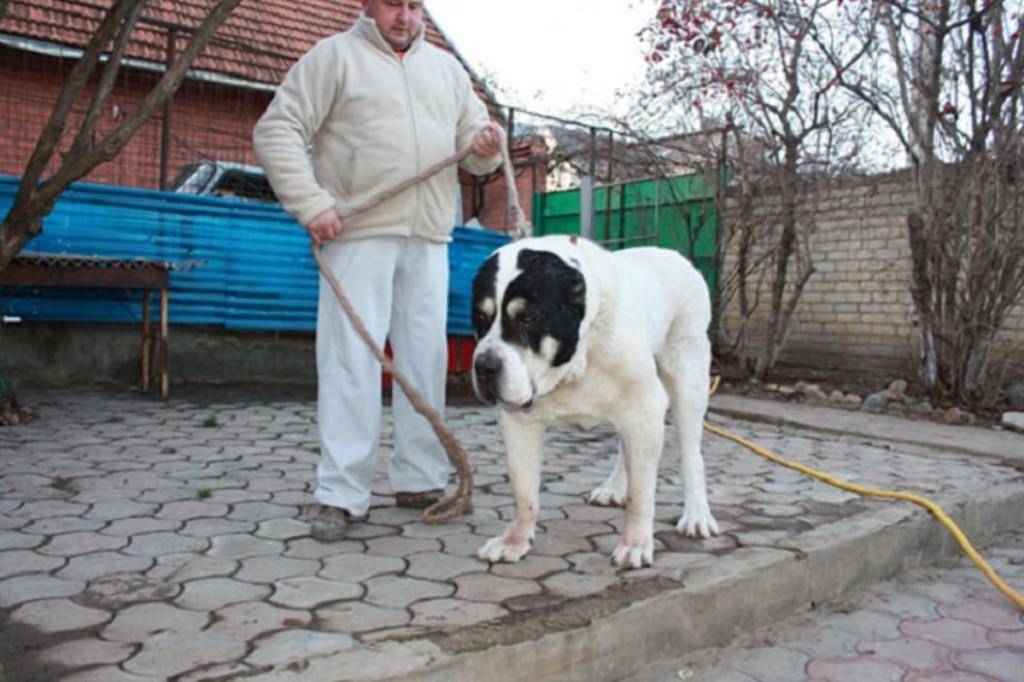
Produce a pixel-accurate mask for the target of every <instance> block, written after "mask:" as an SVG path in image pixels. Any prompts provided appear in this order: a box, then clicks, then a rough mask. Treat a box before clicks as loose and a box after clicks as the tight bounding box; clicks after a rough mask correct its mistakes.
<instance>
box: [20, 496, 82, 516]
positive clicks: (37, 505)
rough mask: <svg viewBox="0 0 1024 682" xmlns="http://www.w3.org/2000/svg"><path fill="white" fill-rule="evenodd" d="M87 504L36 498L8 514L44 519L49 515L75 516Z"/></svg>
mask: <svg viewBox="0 0 1024 682" xmlns="http://www.w3.org/2000/svg"><path fill="white" fill-rule="evenodd" d="M88 509H89V505H87V504H81V503H79V502H65V501H64V500H36V501H32V502H26V503H25V504H23V505H21V506H20V507H18V508H17V509H15V510H14V511H12V512H11V513H10V514H9V515H10V516H11V517H13V518H16V519H17V518H25V519H45V518H51V517H75V516H80V515H82V514H84V513H85V512H86V511H88Z"/></svg>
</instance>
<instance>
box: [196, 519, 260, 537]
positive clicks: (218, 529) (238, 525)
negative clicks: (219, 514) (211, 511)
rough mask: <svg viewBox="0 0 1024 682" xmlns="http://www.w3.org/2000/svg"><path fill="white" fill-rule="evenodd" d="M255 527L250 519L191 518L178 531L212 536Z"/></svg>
mask: <svg viewBox="0 0 1024 682" xmlns="http://www.w3.org/2000/svg"><path fill="white" fill-rule="evenodd" d="M255 529H256V524H255V523H254V522H252V521H232V520H231V519H192V520H191V521H188V522H186V523H185V525H184V526H182V528H181V530H179V531H178V532H179V533H181V534H182V535H191V536H193V537H197V538H212V537H215V536H217V535H231V534H238V533H251V532H252V531H254V530H255Z"/></svg>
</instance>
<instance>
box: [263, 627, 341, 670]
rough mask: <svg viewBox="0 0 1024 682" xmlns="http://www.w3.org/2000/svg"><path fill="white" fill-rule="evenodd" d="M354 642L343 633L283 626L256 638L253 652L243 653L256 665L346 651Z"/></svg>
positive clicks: (299, 659)
mask: <svg viewBox="0 0 1024 682" xmlns="http://www.w3.org/2000/svg"><path fill="white" fill-rule="evenodd" d="M355 644H356V643H355V640H354V639H352V637H351V636H349V635H347V634H339V633H328V632H313V631H312V630H285V631H284V632H278V633H276V634H273V635H270V636H269V637H267V638H265V639H261V640H258V641H257V642H256V644H255V648H254V649H253V652H252V653H251V654H249V655H248V656H246V657H245V662H246V663H248V664H250V665H256V666H259V665H270V664H279V663H286V662H288V661H304V660H307V659H309V658H315V657H318V656H329V655H331V654H336V653H339V652H341V651H347V650H349V649H352V648H353V647H354V646H355Z"/></svg>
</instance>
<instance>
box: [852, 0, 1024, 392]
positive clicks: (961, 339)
mask: <svg viewBox="0 0 1024 682" xmlns="http://www.w3.org/2000/svg"><path fill="white" fill-rule="evenodd" d="M866 10H867V8H864V7H860V8H858V9H857V10H856V11H854V10H852V9H850V10H848V11H847V13H846V23H847V25H848V26H850V27H852V28H853V29H854V30H853V31H851V37H853V36H859V37H860V40H862V41H863V43H864V44H865V45H866V44H868V43H869V42H874V44H875V45H876V46H877V47H876V48H874V49H872V50H870V54H871V59H870V60H865V61H864V62H863V63H862V64H861V65H860V66H861V67H862V68H857V69H854V70H845V71H843V72H842V73H841V74H840V81H841V83H842V85H843V86H844V87H845V88H846V89H847V90H848V91H849V92H851V93H853V94H854V95H856V96H857V97H858V98H860V100H861V101H862V102H863V103H864V104H865V105H866V106H867V107H869V108H870V109H871V110H872V111H873V112H874V114H875V115H876V117H877V118H878V120H880V121H882V122H884V123H885V124H886V125H887V126H888V128H889V129H890V130H891V131H892V133H893V135H894V137H895V138H896V139H897V140H898V141H899V144H900V145H901V146H902V147H903V149H904V150H905V152H906V155H907V157H908V159H909V161H910V164H911V169H912V172H913V178H914V190H915V201H914V207H913V209H912V210H911V211H910V212H909V214H908V215H907V236H908V240H909V243H910V251H911V259H912V263H911V265H912V267H911V284H910V290H911V294H912V298H913V302H914V307H915V310H916V314H917V321H918V324H919V328H920V359H921V360H920V362H921V375H922V378H923V380H924V382H925V384H926V386H927V387H928V388H929V389H930V391H931V393H932V395H933V397H935V398H940V397H943V396H947V397H950V398H952V399H953V400H955V401H957V402H960V403H963V404H966V405H969V406H971V405H978V404H980V403H983V402H985V401H986V400H988V399H990V398H991V397H992V395H993V389H994V388H995V387H994V386H993V385H992V384H991V382H990V381H989V378H990V376H989V375H990V372H989V360H990V355H991V351H992V348H993V344H994V342H995V340H996V337H997V334H998V333H999V331H1000V329H1001V328H1002V327H1003V325H1004V323H1005V320H1006V316H1007V314H1008V313H1009V311H1010V310H1011V309H1012V308H1013V307H1014V306H1015V305H1017V304H1019V303H1020V302H1021V300H1022V298H1024V200H1022V196H1024V176H1022V172H1024V148H1022V145H1024V142H1022V139H1024V138H1022V134H1024V124H1022V118H1021V116H1022V113H1024V111H1022V109H1024V88H1022V76H1024V44H1022V37H1021V28H1022V17H1021V6H1020V4H1019V3H1011V2H1004V1H1002V0H989V1H985V2H978V1H977V0H966V1H962V2H953V1H952V0H938V1H936V2H931V1H929V2H924V1H919V0H908V1H907V2H891V1H887V2H881V3H878V4H877V5H876V6H874V9H873V11H866Z"/></svg>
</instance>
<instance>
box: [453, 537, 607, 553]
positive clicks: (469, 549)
mask: <svg viewBox="0 0 1024 682" xmlns="http://www.w3.org/2000/svg"><path fill="white" fill-rule="evenodd" d="M488 539H489V538H488V537H485V536H483V535H476V534H474V533H453V534H452V535H445V536H442V537H440V538H438V539H437V541H439V542H440V543H441V545H442V547H443V551H444V553H445V554H451V555H452V556H461V557H475V556H476V553H477V552H478V551H479V550H480V548H481V547H483V546H484V543H486V542H487V540H488ZM587 546H588V547H589V546H590V545H589V544H588V545H587Z"/></svg>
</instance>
